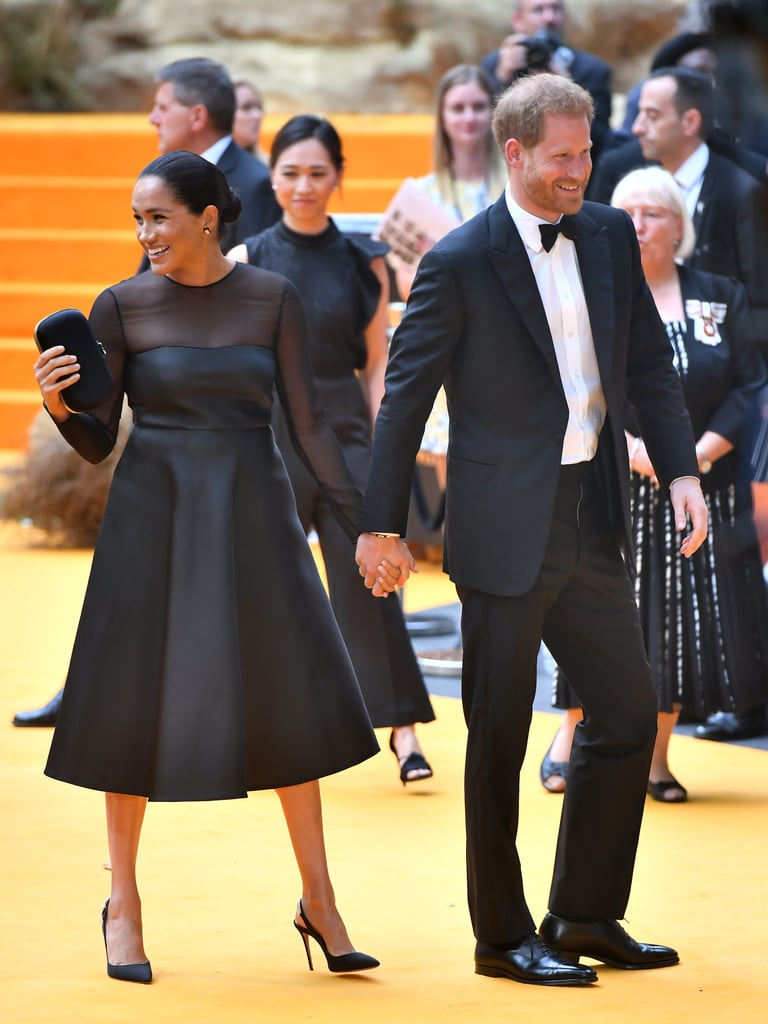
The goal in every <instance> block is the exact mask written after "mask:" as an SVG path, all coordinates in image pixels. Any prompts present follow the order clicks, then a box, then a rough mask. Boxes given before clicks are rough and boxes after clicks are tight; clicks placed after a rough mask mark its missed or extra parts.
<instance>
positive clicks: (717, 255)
mask: <svg viewBox="0 0 768 1024" xmlns="http://www.w3.org/2000/svg"><path fill="white" fill-rule="evenodd" d="M767 201H768V194H767V193H766V186H764V185H761V184H759V183H758V182H757V181H756V180H755V179H754V178H752V177H751V176H750V175H749V174H747V172H746V171H744V170H742V169H741V168H740V167H737V166H736V165H735V164H734V163H732V162H731V161H730V160H726V159H725V157H722V156H719V155H718V154H717V153H713V152H711V151H710V154H709V163H708V164H707V169H706V170H705V172H704V179H703V181H702V183H701V192H700V193H699V198H698V202H697V203H696V210H695V212H694V215H693V226H694V228H695V230H696V248H695V249H694V251H693V253H692V255H691V256H689V257H688V258H687V259H686V260H685V264H686V266H689V267H691V268H692V269H694V270H707V271H709V273H710V274H723V275H724V276H726V277H735V278H736V279H737V280H738V281H742V282H743V283H744V285H745V286H746V289H747V297H748V299H749V306H750V314H751V317H752V324H753V331H754V336H755V340H756V341H757V343H758V345H759V346H760V349H761V351H762V353H763V355H764V356H765V355H768V216H767V214H768V210H767V209H766V203H767Z"/></svg>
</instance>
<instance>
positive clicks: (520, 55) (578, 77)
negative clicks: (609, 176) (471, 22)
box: [480, 0, 612, 164]
mask: <svg viewBox="0 0 768 1024" xmlns="http://www.w3.org/2000/svg"><path fill="white" fill-rule="evenodd" d="M510 21H511V23H512V28H513V29H514V31H513V33H512V34H511V35H508V36H507V37H506V38H505V39H504V40H503V41H502V44H501V46H500V47H499V49H498V50H494V51H493V53H488V54H486V55H485V57H483V59H482V60H481V61H480V63H481V65H482V67H483V68H484V70H485V71H487V72H488V74H489V75H490V77H491V80H492V81H493V84H494V88H495V91H496V93H497V95H498V93H501V92H503V91H504V89H506V88H507V86H508V85H511V84H512V82H514V81H515V80H516V79H517V78H520V77H521V76H522V75H528V74H532V73H534V72H537V71H552V72H554V73H555V74H560V75H564V76H565V77H566V78H570V79H572V80H573V81H574V82H576V83H577V84H578V85H580V86H582V87H583V88H584V89H586V90H587V92H589V94H590V95H591V96H592V99H593V100H594V103H595V119H594V121H593V122H592V147H593V148H592V162H593V164H594V162H595V161H596V160H597V157H598V156H599V154H600V149H601V147H602V145H603V142H604V140H605V138H606V136H607V135H608V132H609V130H610V125H609V122H610V117H611V73H612V72H611V67H610V65H609V64H607V63H606V62H605V61H604V60H601V59H600V58H599V57H595V56H594V54H591V53H586V52H585V51H584V50H575V49H572V48H570V47H568V46H566V44H565V43H564V42H563V40H564V38H565V22H566V13H565V4H564V2H563V0H516V3H515V6H514V10H513V12H512V15H511V18H510Z"/></svg>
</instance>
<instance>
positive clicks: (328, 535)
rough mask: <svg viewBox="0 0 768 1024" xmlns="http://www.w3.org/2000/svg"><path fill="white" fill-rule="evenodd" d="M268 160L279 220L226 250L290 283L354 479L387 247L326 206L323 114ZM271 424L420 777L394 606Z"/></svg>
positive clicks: (333, 141) (352, 630)
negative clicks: (360, 566) (377, 592)
mask: <svg viewBox="0 0 768 1024" xmlns="http://www.w3.org/2000/svg"><path fill="white" fill-rule="evenodd" d="M270 167H271V170H272V183H273V185H272V187H273V188H274V190H275V195H276V197H277V201H278V203H279V205H280V206H281V207H282V210H283V217H282V220H281V221H280V222H279V223H278V224H275V225H274V226H273V227H272V228H270V229H269V230H267V231H264V232H262V233H261V234H259V235H254V236H253V237H252V238H248V239H246V240H245V242H244V243H242V244H241V245H238V246H236V247H235V248H234V249H233V250H232V251H231V252H230V253H229V255H230V256H234V257H235V258H236V259H238V260H242V261H243V262H248V263H251V264H254V265H256V266H259V267H263V268H265V269H266V270H273V271H275V272H276V273H279V274H283V275H284V276H285V277H287V278H288V279H289V280H290V281H292V282H293V284H294V285H295V286H296V288H297V289H298V292H299V294H300V295H301V298H302V302H303V305H304V309H305V311H306V314H307V321H308V327H309V339H310V349H311V353H312V368H313V370H314V374H315V380H316V382H317V388H318V394H319V401H320V405H321V407H322V409H323V411H324V413H325V415H326V418H327V419H328V421H329V423H330V425H331V428H332V429H333V431H334V433H335V434H336V437H337V438H338V441H339V443H340V444H341V447H342V449H343V451H344V455H345V458H346V461H347V464H348V465H349V466H350V468H351V470H352V473H353V475H354V477H355V480H356V482H357V483H358V485H359V486H360V487H361V488H363V487H364V486H365V483H366V479H367V476H368V465H369V462H370V452H371V442H372V430H373V423H374V421H375V419H376V414H377V413H378V411H379V404H380V403H381V398H382V395H383V393H384V371H385V368H386V362H387V335H386V314H387V303H388V299H389V287H388V278H387V271H386V267H385V264H384V259H383V257H384V254H385V253H386V251H387V246H386V245H383V244H382V243H381V242H374V241H371V239H369V238H366V237H364V236H359V235H345V234H342V233H341V232H340V231H339V230H338V228H337V227H336V225H335V224H334V223H333V221H332V220H331V219H330V217H329V216H328V202H329V200H330V198H331V196H332V194H333V192H334V190H335V189H336V188H337V187H338V186H339V185H340V184H341V180H342V174H343V169H344V157H343V155H342V148H341V140H340V139H339V136H338V134H337V132H336V130H335V128H334V127H333V125H331V124H330V123H329V122H328V121H326V120H324V119H322V118H319V117H314V116H311V115H300V116H298V117H293V118H291V119H290V120H289V121H288V122H286V124H284V125H283V127H282V128H281V129H280V131H279V132H278V133H277V135H276V136H275V139H274V142H273V144H272V149H271V154H270ZM274 424H275V436H276V438H277V443H278V446H279V448H280V451H281V453H282V455H283V458H284V459H285V464H286V467H287V469H288V475H289V476H290V479H291V483H292V484H293V489H294V493H295V495H296V503H297V506H298V511H299V518H300V520H301V522H302V525H303V526H304V529H305V530H306V531H307V532H309V531H310V530H311V529H312V528H313V527H314V529H315V530H316V531H317V535H318V539H319V541H320V549H321V551H322V554H323V559H324V561H325V566H326V572H327V576H328V589H329V593H330V598H331V605H332V607H333V610H334V613H335V615H336V620H337V622H338V624H339V628H340V630H341V633H342V636H343V637H344V640H345V642H346V645H347V648H348V650H349V654H350V657H351V659H352V664H353V665H354V667H355V672H356V674H357V678H358V681H359V683H360V687H361V689H362V691H363V696H364V698H365V702H366V705H367V707H368V713H369V714H370V716H371V721H372V722H373V724H374V726H377V727H379V726H389V727H391V729H392V731H391V734H390V740H389V743H390V747H391V749H392V751H393V752H394V753H395V756H396V757H397V759H398V766H399V772H400V779H401V781H402V782H403V784H405V783H407V782H413V781H416V780H418V779H424V778H429V776H431V775H432V769H431V767H430V766H429V764H428V763H427V761H426V760H425V758H424V755H423V753H422V751H421V748H420V746H419V742H418V739H417V737H416V732H415V729H414V723H415V722H430V721H432V720H433V719H434V717H435V715H434V712H433V710H432V705H431V704H430V700H429V694H428V693H427V690H426V687H425V686H424V680H423V679H422V676H421V672H420V670H419V666H418V663H417V661H416V658H415V656H414V653H413V649H412V646H411V641H410V638H409V636H408V632H407V630H406V627H405V622H404V619H403V614H402V609H401V607H400V604H399V602H398V601H395V600H392V601H377V600H376V599H375V598H373V597H372V596H371V594H370V593H369V592H368V591H367V590H366V589H365V587H364V586H363V582H362V580H361V579H360V576H359V573H358V571H357V567H356V565H355V557H354V548H353V547H352V546H351V545H350V543H349V537H348V535H347V533H345V531H344V530H343V529H342V528H341V526H340V524H339V522H338V519H337V517H336V516H334V515H333V512H332V509H331V507H330V506H329V504H328V501H327V499H326V496H325V495H324V494H323V492H322V490H321V489H320V488H319V487H318V486H317V483H316V482H315V480H314V479H313V478H312V477H311V476H310V474H309V473H308V472H307V470H306V467H305V465H304V463H303V462H302V460H301V459H300V458H299V457H298V456H297V453H296V451H295V448H294V446H293V444H292V441H291V438H290V437H289V435H288V432H287V430H286V423H285V420H284V419H283V417H282V416H281V415H280V414H279V413H278V414H277V415H276V416H275V417H274Z"/></svg>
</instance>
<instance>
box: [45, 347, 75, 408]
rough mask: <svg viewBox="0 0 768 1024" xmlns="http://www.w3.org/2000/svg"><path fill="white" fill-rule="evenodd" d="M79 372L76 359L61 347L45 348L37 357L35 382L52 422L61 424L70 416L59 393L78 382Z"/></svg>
mask: <svg viewBox="0 0 768 1024" xmlns="http://www.w3.org/2000/svg"><path fill="white" fill-rule="evenodd" d="M79 370H80V364H79V363H78V361H77V357H76V356H71V355H68V354H67V353H66V351H65V350H64V346H63V345H54V346H53V348H47V349H46V350H45V351H44V352H41V353H40V355H39V356H38V357H37V359H36V361H35V365H34V371H35V380H36V381H37V386H38V387H39V388H40V394H41V395H42V396H43V402H45V407H46V409H47V410H48V412H49V413H50V414H51V416H52V417H53V418H54V420H58V421H59V422H61V421H63V420H65V419H67V417H68V416H69V415H70V412H69V410H68V409H67V407H66V406H65V405H64V403H63V402H62V400H61V392H62V391H63V390H64V388H68V387H69V385H70V384H74V383H75V381H76V380H80V373H79Z"/></svg>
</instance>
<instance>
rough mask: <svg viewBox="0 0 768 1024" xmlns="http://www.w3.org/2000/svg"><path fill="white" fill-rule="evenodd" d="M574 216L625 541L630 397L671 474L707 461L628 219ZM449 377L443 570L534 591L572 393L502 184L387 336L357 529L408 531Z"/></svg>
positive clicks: (608, 477)
mask: <svg viewBox="0 0 768 1024" xmlns="http://www.w3.org/2000/svg"><path fill="white" fill-rule="evenodd" d="M574 219H575V222H576V226H577V229H578V238H577V240H576V251H577V255H578V260H579V266H580V270H581V276H582V280H583V283H584V292H585V297H586V301H587V306H588V309H589V316H590V322H591V326H592V333H593V337H594V343H595V351H596V355H597V361H598V365H599V368H600V377H601V382H602V386H603V390H604V392H605V398H606V402H607V407H608V412H607V419H606V422H605V424H604V426H603V429H602V432H601V434H600V443H599V454H598V463H599V469H600V471H601V474H602V476H603V480H604V487H605V492H606V500H607V501H608V502H609V512H610V514H611V516H612V522H613V525H614V529H615V532H616V534H617V535H618V536H619V539H620V540H622V541H623V542H624V543H625V544H626V545H627V546H629V544H630V540H629V537H630V532H629V467H628V460H627V451H626V443H625V440H624V433H623V425H624V406H625V397H628V398H629V400H630V402H631V404H632V405H633V407H634V408H635V409H636V410H637V414H638V417H639V419H640V423H641V426H642V430H643V436H644V437H645V438H646V443H647V446H648V450H649V453H650V455H651V458H652V459H653V462H654V465H655V466H656V469H657V473H658V476H659V478H660V480H662V481H663V482H664V484H668V483H669V482H670V481H671V480H672V479H674V478H675V477H677V476H682V475H697V473H698V470H697V463H696V456H695V452H694V446H693V435H692V431H691V426H690V421H689V419H688V415H687V412H686V410H685V406H684V403H683V398H682V392H681V389H680V383H679V379H678V376H677V373H676V371H675V370H674V368H673V366H672V358H671V348H670V345H669V342H668V340H667V335H666V332H665V330H664V327H663V325H662V323H661V321H660V319H659V316H658V313H657V311H656V307H655V305H654V302H653V299H652V297H651V294H650V292H649V291H648V287H647V285H646V283H645V279H644V277H643V274H642V270H641V267H640V253H639V250H638V246H637V240H636V238H635V232H634V228H633V227H632V222H631V221H630V219H629V217H628V216H627V215H626V214H625V213H624V212H622V211H620V210H614V209H612V208H610V207H605V206H600V205H598V204H595V203H585V204H584V207H583V208H582V211H581V212H580V213H579V214H577V215H576V217H575V218H574ZM443 382H445V390H446V395H447V399H448V412H449V415H450V439H449V446H448V484H447V489H446V518H445V542H444V560H445V569H446V571H447V572H448V573H449V575H450V576H451V579H452V580H454V582H455V583H457V584H459V585H463V586H467V587H472V588H475V589H478V590H482V591H485V592H486V593H491V594H499V595H507V596H514V595H518V594H522V593H525V592H527V591H528V590H529V589H530V587H531V586H532V585H533V583H534V581H535V579H536V576H537V573H538V571H539V568H540V566H541V563H542V559H543V555H544V550H545V546H546V543H547V538H548V534H549V529H550V522H551V517H552V512H553V505H554V500H555V492H556V488H557V485H558V480H559V475H560V461H561V453H562V445H563V438H564V435H565V430H566V426H567V422H568V407H567V403H566V400H565V396H564V393H563V388H562V383H561V378H560V373H559V370H558V366H557V360H556V356H555V349H554V345H553V343H552V337H551V334H550V331H549V326H548V323H547V319H546V314H545V312H544V306H543V304H542V301H541V297H540V294H539V291H538V288H537V286H536V281H535V278H534V276H533V271H532V269H531V265H530V262H529V259H528V255H527V253H526V251H525V247H524V244H523V241H522V239H521V238H520V235H519V233H518V231H517V229H516V227H515V225H514V222H513V221H512V219H511V217H510V215H509V211H508V210H507V206H506V201H505V197H504V196H503V195H502V196H501V198H500V199H499V200H498V201H497V202H496V203H495V204H494V205H493V206H491V207H490V208H489V209H488V210H486V211H485V212H483V213H481V214H479V215H478V216H477V217H475V218H473V219H472V220H470V221H468V222H467V223H466V224H464V225H463V226H462V227H460V228H457V229H456V230H455V231H452V232H451V233H450V234H449V235H447V236H446V237H445V238H444V239H442V240H441V241H440V242H438V244H437V245H436V246H434V248H433V249H432V250H431V251H430V252H428V253H427V254H426V255H425V256H424V257H423V259H422V261H421V264H420V266H419V271H418V273H417V275H416V280H415V282H414V287H413V290H412V292H411V295H410V299H409V301H408V306H407V310H406V313H405V316H404V318H403V321H402V323H401V325H400V327H399V328H398V330H397V331H396V333H395V336H394V339H393V343H392V354H391V356H390V361H389V365H388V370H387V385H386V394H385V397H384V402H383V404H382V408H381V411H380V413H379V417H378V419H377V422H376V430H375V441H374V450H373V461H372V465H371V469H370V474H369V480H368V487H367V490H366V495H365V502H364V510H363V515H362V519H361V528H362V529H363V530H370V531H387V532H397V533H400V534H402V535H405V533H406V525H407V517H408V505H409V496H410V489H411V477H412V469H413V464H414V461H415V458H416V453H417V451H418V448H419V444H420V441H421V436H422V432H423V428H424V423H425V420H426V418H427V416H428V414H429V412H430V409H431V408H432V403H433V400H434V398H435V395H436V393H437V391H438V389H439V387H440V385H441V384H442V383H443Z"/></svg>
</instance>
